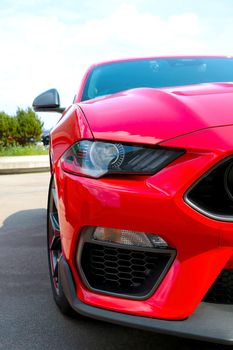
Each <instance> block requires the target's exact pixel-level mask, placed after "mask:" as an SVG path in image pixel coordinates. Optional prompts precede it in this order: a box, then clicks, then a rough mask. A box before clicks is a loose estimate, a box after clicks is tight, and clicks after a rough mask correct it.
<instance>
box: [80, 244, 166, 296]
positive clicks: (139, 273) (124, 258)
mask: <svg viewBox="0 0 233 350" xmlns="http://www.w3.org/2000/svg"><path fill="white" fill-rule="evenodd" d="M170 261H171V253H164V252H161V253H160V252H152V251H145V250H144V251H142V250H136V249H134V248H132V249H128V247H127V248H122V247H119V246H117V247H116V246H108V245H102V244H96V243H89V242H86V243H84V246H83V250H82V256H81V269H82V273H83V274H84V276H85V279H86V280H87V282H88V284H89V286H90V288H91V289H95V290H98V291H102V292H105V293H110V294H112V293H114V294H119V295H126V296H127V295H128V296H131V297H133V296H135V297H143V296H146V295H148V293H150V292H151V291H152V289H153V288H155V286H156V283H158V282H159V280H160V278H161V276H162V275H163V273H164V272H165V271H166V269H167V268H168V265H170V264H169V262H170Z"/></svg>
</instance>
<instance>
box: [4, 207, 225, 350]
mask: <svg viewBox="0 0 233 350" xmlns="http://www.w3.org/2000/svg"><path fill="white" fill-rule="evenodd" d="M0 266H1V268H0V310H1V317H0V348H2V349H17V350H21V349H22V350H27V349H28V350H29V349H30V350H31V349H33V350H37V349H38V350H39V349H43V350H44V349H45V350H46V349H55V348H59V349H63V350H66V349H67V350H68V349H71V350H72V349H78V350H84V349H85V350H86V349H87V350H88V349H94V350H105V349H107V350H120V349H122V350H123V349H124V350H125V349H126V350H127V349H133V350H140V349H143V350H147V349H150V350H151V349H157V350H160V349H161V350H174V349H179V350H194V349H195V350H196V349H199V350H217V349H218V350H220V349H223V348H224V349H225V347H224V346H222V345H216V344H211V343H204V342H199V341H194V340H187V339H182V338H177V337H172V336H166V335H159V334H155V333H150V332H145V331H141V330H136V329H131V328H126V327H122V326H116V325H112V324H109V323H105V322H101V321H97V320H93V319H88V318H84V317H81V316H79V315H77V316H75V317H73V318H68V317H65V316H63V315H62V314H61V313H60V312H59V310H58V308H57V307H56V306H55V304H54V302H53V300H52V293H51V290H50V282H49V277H48V264H47V252H46V210H45V209H43V208H39V209H31V210H22V211H19V212H16V213H14V214H12V215H10V216H9V217H8V218H6V219H5V221H4V222H3V226H2V227H1V228H0ZM1 346H2V347H1ZM227 348H228V347H226V349H227Z"/></svg>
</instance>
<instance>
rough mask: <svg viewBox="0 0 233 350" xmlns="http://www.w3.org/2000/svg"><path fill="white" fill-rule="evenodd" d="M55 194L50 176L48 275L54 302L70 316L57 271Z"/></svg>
mask: <svg viewBox="0 0 233 350" xmlns="http://www.w3.org/2000/svg"><path fill="white" fill-rule="evenodd" d="M55 196H56V189H55V184H54V178H53V176H52V177H51V180H50V185H49V193H48V206H47V251H48V264H49V277H50V282H51V288H52V292H53V298H54V301H55V303H56V304H57V306H58V307H59V309H60V311H61V312H62V313H63V314H64V315H68V316H72V315H73V314H74V311H73V309H72V308H71V306H70V304H69V303H68V301H67V299H66V296H65V294H64V292H63V287H62V282H61V279H60V277H59V271H58V261H59V259H60V257H61V254H62V247H61V239H60V226H59V218H58V211H57V205H56V198H55Z"/></svg>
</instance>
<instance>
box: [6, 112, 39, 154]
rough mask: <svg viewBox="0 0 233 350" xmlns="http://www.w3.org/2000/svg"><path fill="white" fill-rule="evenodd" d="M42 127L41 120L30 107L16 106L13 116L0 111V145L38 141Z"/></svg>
mask: <svg viewBox="0 0 233 350" xmlns="http://www.w3.org/2000/svg"><path fill="white" fill-rule="evenodd" d="M42 127H43V123H42V121H41V120H40V118H39V117H38V116H37V115H36V113H35V112H34V111H33V110H32V109H31V108H27V109H26V110H24V109H21V108H18V110H17V112H16V115H15V116H10V115H8V114H6V113H5V112H0V146H3V147H5V146H9V145H14V144H19V145H26V144H29V143H32V142H35V141H39V140H40V137H41V134H42Z"/></svg>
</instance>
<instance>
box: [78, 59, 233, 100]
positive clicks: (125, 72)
mask: <svg viewBox="0 0 233 350" xmlns="http://www.w3.org/2000/svg"><path fill="white" fill-rule="evenodd" d="M220 81H221V82H230V81H233V58H158V59H139V60H131V61H122V62H114V63H107V64H103V65H99V66H97V67H95V68H94V69H93V70H92V71H91V73H90V74H89V77H88V79H87V82H86V85H85V88H84V91H83V96H82V101H84V100H89V99H92V98H97V97H100V96H104V95H109V94H114V93H117V92H120V91H123V90H128V89H133V88H139V87H150V88H162V87H169V86H183V85H191V84H200V83H209V82H220Z"/></svg>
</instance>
